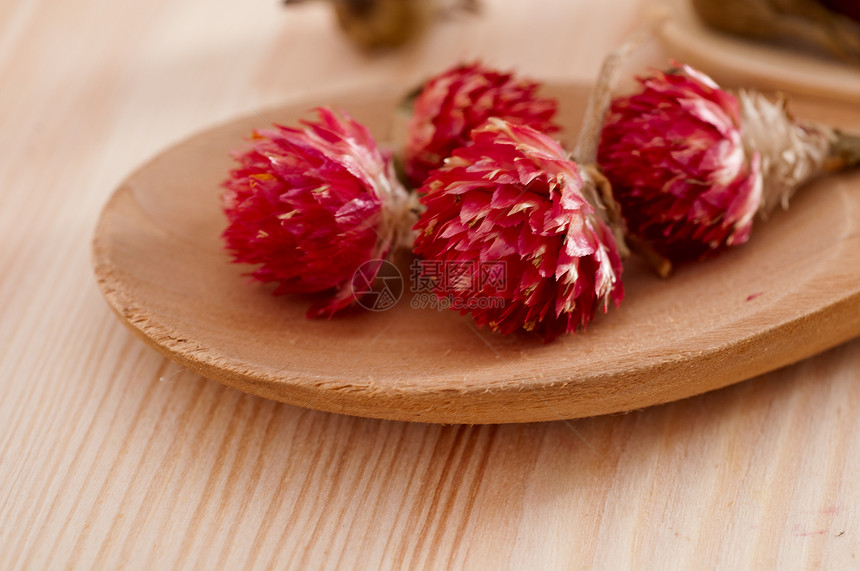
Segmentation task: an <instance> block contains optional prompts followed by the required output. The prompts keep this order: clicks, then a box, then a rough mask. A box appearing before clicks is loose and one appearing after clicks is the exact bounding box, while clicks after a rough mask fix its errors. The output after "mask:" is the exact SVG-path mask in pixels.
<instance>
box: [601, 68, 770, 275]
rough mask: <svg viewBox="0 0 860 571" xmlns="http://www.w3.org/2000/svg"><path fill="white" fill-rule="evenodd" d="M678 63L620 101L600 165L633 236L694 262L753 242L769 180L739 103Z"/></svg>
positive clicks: (606, 131)
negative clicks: (747, 143) (750, 149)
mask: <svg viewBox="0 0 860 571" xmlns="http://www.w3.org/2000/svg"><path fill="white" fill-rule="evenodd" d="M673 64H674V65H675V66H677V67H676V68H675V69H671V70H669V71H667V72H665V73H662V72H657V73H655V74H654V75H653V76H651V77H647V78H639V83H640V84H641V91H639V92H637V93H635V94H633V95H630V96H626V97H619V98H617V99H615V100H614V101H613V102H612V106H611V108H610V111H609V113H608V114H607V117H606V121H605V124H604V128H603V133H602V135H601V141H600V146H599V149H598V163H599V164H600V166H601V167H602V169H603V171H604V173H605V175H606V177H607V178H608V179H609V181H610V182H611V183H612V190H613V193H614V195H615V199H616V200H617V201H618V203H619V204H620V205H621V212H622V215H623V216H624V219H625V221H626V224H627V230H628V232H629V233H630V234H631V235H633V236H635V237H637V238H639V239H641V240H642V241H644V242H646V243H647V244H649V245H650V246H651V247H652V248H653V249H654V250H655V251H656V252H657V253H658V254H660V255H661V256H663V257H665V258H667V259H669V260H672V261H684V260H693V259H697V258H701V257H706V256H708V255H709V254H711V253H714V252H716V251H718V250H719V249H721V248H723V247H724V246H731V245H736V244H741V243H743V242H745V241H746V240H747V239H748V238H749V235H750V230H751V229H752V222H753V217H754V215H755V213H756V211H757V210H758V208H759V204H760V202H761V196H762V195H761V189H762V184H761V176H760V172H759V170H760V160H759V156H758V153H753V154H752V157H751V158H749V157H747V155H746V154H745V152H744V145H743V141H742V138H741V119H740V112H739V106H738V101H737V99H735V97H733V96H732V95H730V94H729V93H727V92H725V91H723V90H721V89H720V88H719V87H718V86H717V84H716V83H714V82H713V81H712V80H711V79H710V78H709V77H707V76H706V75H704V74H702V73H700V72H698V71H696V70H694V69H692V68H690V67H688V66H680V65H678V64H677V63H675V62H673Z"/></svg>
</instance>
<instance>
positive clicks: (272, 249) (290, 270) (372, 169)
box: [222, 108, 405, 317]
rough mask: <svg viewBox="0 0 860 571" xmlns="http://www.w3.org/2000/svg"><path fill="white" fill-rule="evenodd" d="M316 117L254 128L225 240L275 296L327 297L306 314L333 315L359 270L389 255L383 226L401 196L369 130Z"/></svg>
mask: <svg viewBox="0 0 860 571" xmlns="http://www.w3.org/2000/svg"><path fill="white" fill-rule="evenodd" d="M317 112H318V113H319V118H320V120H319V122H315V123H314V122H303V126H304V128H303V129H294V128H290V127H283V126H280V125H275V126H274V127H273V128H272V129H266V130H261V131H256V132H255V133H254V135H253V144H252V145H251V147H250V148H248V149H247V150H244V151H240V152H236V153H234V155H233V156H234V158H235V159H236V161H237V162H238V163H239V166H238V168H236V169H235V170H233V171H231V173H230V178H229V179H228V180H227V181H225V182H224V187H225V188H226V191H225V192H224V194H223V196H222V203H223V208H224V212H225V214H226V215H227V219H228V221H229V225H228V227H227V229H226V230H225V231H224V234H223V238H224V241H225V242H226V247H227V249H228V250H229V251H230V253H231V254H232V256H233V260H234V261H235V262H239V263H246V264H256V265H257V266H258V267H257V269H255V270H254V271H253V272H252V274H251V275H252V276H253V277H254V278H255V279H257V280H259V281H261V282H274V283H276V284H277V288H276V289H275V292H274V293H275V294H286V293H305V292H322V291H331V292H332V294H331V296H330V297H329V298H328V299H326V300H324V301H322V302H320V303H318V304H317V305H315V306H313V307H312V308H311V309H310V311H309V312H308V316H309V317H317V316H328V317H330V316H331V315H332V314H334V313H335V312H336V311H338V310H340V309H343V308H344V307H346V306H348V305H349V304H350V303H352V302H353V301H354V299H353V292H352V279H353V275H354V273H355V271H356V269H357V268H358V267H359V266H362V264H364V263H365V262H367V261H369V260H377V259H382V258H385V256H386V255H387V254H388V251H389V249H390V248H391V246H392V244H393V243H394V241H395V239H396V236H395V234H396V228H394V227H393V225H391V224H389V223H388V221H389V218H390V217H391V216H390V214H391V212H392V211H393V210H396V209H397V208H398V206H399V205H400V204H402V203H403V202H404V201H405V191H404V190H403V189H402V188H401V187H400V185H399V184H398V183H397V181H396V178H395V176H394V172H393V167H392V164H391V160H390V157H389V156H387V155H384V154H383V153H382V152H381V151H380V150H379V149H378V148H377V146H376V143H375V142H374V141H373V138H372V137H371V135H370V133H369V132H368V130H367V129H366V128H365V127H363V126H362V125H361V124H359V123H358V122H356V121H355V120H354V119H352V118H351V117H349V116H348V115H347V114H345V113H341V114H340V115H341V116H340V117H339V116H338V115H337V114H335V113H334V112H332V111H331V110H329V109H326V108H319V109H318V110H317ZM378 265H379V264H377V266H378ZM363 269H364V270H365V275H367V276H368V277H369V278H371V279H372V278H373V277H375V275H374V276H370V275H369V274H368V273H367V272H366V270H367V269H368V268H367V266H365V267H364V268H363ZM377 270H378V267H377ZM371 273H372V272H371Z"/></svg>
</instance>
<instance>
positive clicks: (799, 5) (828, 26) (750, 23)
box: [692, 0, 860, 64]
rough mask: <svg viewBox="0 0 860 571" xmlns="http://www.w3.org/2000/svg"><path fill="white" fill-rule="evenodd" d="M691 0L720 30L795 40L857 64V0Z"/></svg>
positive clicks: (859, 38)
mask: <svg viewBox="0 0 860 571" xmlns="http://www.w3.org/2000/svg"><path fill="white" fill-rule="evenodd" d="M692 2H693V7H694V8H695V10H696V12H697V13H698V15H699V16H700V17H701V18H702V20H704V21H705V22H706V23H707V24H708V25H710V26H712V27H714V28H717V29H719V30H723V31H726V32H730V33H733V34H737V35H741V36H747V37H752V38H758V39H763V40H780V41H797V42H800V43H802V44H806V45H809V46H814V47H816V48H819V49H822V50H825V51H827V52H829V53H831V54H833V55H835V56H837V57H839V58H841V59H843V60H845V61H849V62H852V63H855V64H860V23H858V22H856V21H854V20H852V17H854V15H855V14H856V12H857V8H856V4H857V0H850V3H849V2H845V3H840V2H837V1H835V0H827V1H826V2H824V1H817V0H692ZM825 4H826V5H825ZM843 4H844V5H845V6H843Z"/></svg>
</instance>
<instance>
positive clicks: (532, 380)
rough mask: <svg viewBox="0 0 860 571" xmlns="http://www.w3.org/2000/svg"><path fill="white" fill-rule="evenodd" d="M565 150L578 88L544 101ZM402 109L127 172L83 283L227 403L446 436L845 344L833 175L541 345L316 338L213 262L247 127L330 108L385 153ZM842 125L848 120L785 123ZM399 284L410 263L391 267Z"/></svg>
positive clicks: (232, 133) (285, 304) (368, 317)
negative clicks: (234, 393) (271, 404)
mask: <svg viewBox="0 0 860 571" xmlns="http://www.w3.org/2000/svg"><path fill="white" fill-rule="evenodd" d="M548 91H550V92H551V93H552V94H553V95H556V96H558V97H559V98H560V99H561V101H562V106H561V121H562V122H563V124H565V125H566V126H567V127H568V128H567V130H566V132H565V135H566V136H567V137H570V136H571V135H570V134H571V133H575V132H576V130H575V128H576V126H577V123H578V121H579V116H580V113H581V111H582V109H583V107H584V101H585V97H586V95H587V89H586V88H585V87H583V86H581V85H555V86H552V87H551V88H550V89H549V90H548ZM397 98H398V94H397V93H393V92H392V91H390V90H389V91H386V90H380V91H378V92H366V93H352V94H348V95H346V96H340V97H326V98H320V99H318V100H316V101H314V102H301V103H297V104H293V105H287V106H285V107H283V108H280V109H275V110H271V111H268V112H264V113H261V114H258V115H254V116H251V117H246V118H243V119H239V120H237V121H234V122H231V123H229V124H226V125H222V126H220V127H216V128H214V129H212V130H209V131H207V132H205V133H202V134H200V135H197V136H194V137H192V138H190V139H188V140H186V141H184V142H182V143H180V144H178V145H176V146H174V147H172V148H170V149H168V150H167V151H165V152H164V153H163V154H161V155H160V156H158V157H156V158H155V159H154V160H152V161H150V162H149V163H148V164H146V165H145V166H143V167H142V168H141V169H140V170H138V171H137V172H135V173H134V174H132V175H131V176H130V177H129V178H128V179H127V180H126V181H125V182H124V183H123V184H122V185H121V186H120V187H119V188H118V189H117V190H116V192H115V194H114V195H113V197H112V198H111V199H110V202H109V203H108V204H107V206H106V207H105V209H104V212H103V213H102V216H101V219H100V221H99V224H98V227H97V229H96V234H95V241H94V265H95V274H96V276H97V278H98V283H99V285H100V286H101V289H102V291H103V292H104V295H105V298H106V299H107V301H108V303H109V304H110V306H111V307H112V308H113V309H114V310H115V311H116V313H117V314H118V315H119V316H120V318H121V319H122V320H123V321H124V322H125V323H126V324H127V325H128V327H129V328H130V329H131V330H132V331H133V332H134V333H136V334H137V335H138V336H139V337H140V338H141V339H143V340H144V341H146V342H147V343H149V344H150V345H151V346H152V347H154V348H155V349H157V350H158V351H160V352H161V353H163V354H164V355H166V356H168V357H169V358H171V359H173V360H175V361H177V362H179V363H181V364H183V365H185V366H187V367H189V368H191V369H193V370H195V371H198V372H199V373H201V374H202V375H204V376H206V377H209V378H211V379H215V380H217V381H220V382H222V383H224V384H226V385H229V386H231V387H235V388H237V389H240V390H243V391H247V392H249V393H253V394H256V395H260V396H263V397H266V398H270V399H275V400H279V401H283V402H288V403H292V404H296V405H300V406H304V407H309V408H315V409H320V410H326V411H333V412H339V413H346V414H352V415H359V416H367V417H378V418H387V419H397V420H410V421H424V422H441V423H495V422H526V421H544V420H557V419H560V418H572V417H581V416H590V415H598V414H605V413H612V412H618V411H625V410H629V409H633V408H639V407H645V406H648V405H653V404H657V403H663V402H667V401H671V400H675V399H680V398H684V397H687V396H691V395H695V394H698V393H702V392H705V391H709V390H712V389H716V388H718V387H722V386H725V385H728V384H730V383H734V382H737V381H741V380H743V379H747V378H750V377H753V376H755V375H758V374H761V373H764V372H766V371H770V370H772V369H775V368H777V367H781V366H783V365H786V364H788V363H792V362H795V361H798V360H800V359H803V358H805V357H807V356H809V355H812V354H814V353H817V352H819V351H822V350H824V349H827V348H829V347H832V346H834V345H836V344H839V343H842V342H843V341H846V340H847V339H849V338H851V337H854V336H856V335H858V334H860V175H858V174H857V173H853V174H843V175H839V176H833V177H831V178H828V179H826V180H822V181H820V182H819V183H817V184H814V185H812V186H811V187H810V188H808V189H806V190H805V191H804V192H802V193H801V194H800V195H799V196H797V197H796V199H795V200H794V201H793V204H792V209H791V210H789V211H786V212H779V213H778V214H777V215H775V216H774V217H773V219H772V220H771V221H769V222H767V223H766V224H764V223H762V224H758V226H757V228H756V230H755V232H754V233H753V234H754V235H753V238H752V240H751V241H750V242H749V243H748V244H746V245H744V246H742V247H739V248H736V249H735V251H732V252H729V253H727V254H726V255H724V256H723V257H721V258H718V259H716V260H713V261H711V262H707V263H702V264H699V265H696V266H690V267H686V268H682V269H681V270H680V271H678V272H677V273H676V275H674V276H673V277H672V278H671V279H669V280H660V279H658V278H656V277H655V276H654V275H652V274H651V273H650V272H649V271H648V270H647V269H646V268H645V267H644V266H643V265H642V264H641V263H639V262H637V261H636V260H635V259H634V260H630V261H629V262H628V263H627V265H626V269H625V274H624V282H625V286H626V289H627V298H626V300H625V302H624V303H623V304H622V306H621V307H620V308H619V309H617V310H613V311H610V312H609V314H606V315H600V316H599V317H598V318H597V319H596V320H595V321H594V322H593V323H592V324H591V325H590V326H589V329H588V331H586V332H585V333H582V334H577V335H571V336H567V337H564V338H560V339H558V340H557V341H555V342H553V343H551V344H544V343H543V342H542V341H540V340H538V339H534V338H532V337H529V336H527V335H511V336H498V335H494V334H491V333H490V332H488V331H485V330H481V331H478V330H476V329H475V327H474V325H473V323H472V321H471V320H470V319H469V318H468V317H462V316H460V315H459V314H457V313H455V312H453V311H450V310H447V311H437V310H434V309H431V308H427V309H421V310H416V309H412V308H411V307H410V299H409V298H410V296H411V295H412V294H411V293H410V292H409V288H408V287H407V291H406V293H405V295H404V296H403V298H401V300H400V302H399V303H398V304H397V305H396V306H395V307H394V308H392V309H390V310H387V311H379V312H373V311H363V310H359V311H356V312H353V313H351V314H350V315H346V316H343V317H337V318H335V319H332V320H330V321H325V320H323V321H317V320H314V321H311V320H308V319H306V318H305V311H306V309H307V306H308V300H307V299H303V298H296V297H278V298H275V297H273V296H271V295H270V294H269V290H268V289H267V288H265V287H262V286H258V285H254V284H250V283H249V282H248V281H247V279H246V278H244V277H243V275H242V274H243V272H246V271H247V270H248V268H246V267H239V266H236V265H233V264H230V263H228V257H227V255H226V254H225V253H224V251H223V250H222V245H221V241H220V237H219V234H220V232H221V231H222V229H223V228H224V227H225V220H224V218H223V216H222V213H221V211H220V205H219V195H220V189H219V183H220V181H221V180H222V179H223V178H224V176H225V174H226V173H227V171H228V170H229V169H230V168H231V165H232V160H231V159H230V158H229V157H228V151H230V150H231V149H234V148H237V147H240V146H242V144H243V138H244V137H245V136H247V134H248V133H249V132H250V130H251V129H252V128H254V127H261V126H265V125H267V124H268V123H269V122H270V121H277V122H281V123H287V124H293V123H295V121H296V120H297V119H298V118H299V117H300V116H307V111H308V110H309V109H310V108H311V107H312V106H314V105H317V104H331V105H335V106H340V107H342V108H345V109H346V110H347V111H349V112H350V113H351V114H353V115H354V116H355V117H356V118H357V119H359V120H360V121H362V122H364V123H365V124H366V125H368V126H369V127H370V129H371V130H372V131H373V132H374V133H375V134H376V136H377V137H378V138H380V139H381V140H385V139H386V138H387V136H388V130H389V128H390V111H391V109H392V108H393V106H394V104H395V101H396V100H397ZM795 110H796V111H798V112H800V114H806V115H809V114H818V115H821V116H824V115H825V113H824V112H825V111H826V117H823V118H825V119H830V120H833V121H838V122H840V124H842V125H847V124H854V125H857V124H860V113H858V111H857V110H852V109H850V108H844V109H841V108H839V107H836V106H833V105H828V106H826V107H824V106H817V105H815V104H810V105H804V106H801V105H796V106H795ZM400 263H401V271H402V272H403V275H404V277H405V278H406V280H407V286H408V276H409V273H408V263H409V260H408V259H402V260H400Z"/></svg>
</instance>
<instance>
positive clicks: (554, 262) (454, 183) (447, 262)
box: [414, 118, 623, 340]
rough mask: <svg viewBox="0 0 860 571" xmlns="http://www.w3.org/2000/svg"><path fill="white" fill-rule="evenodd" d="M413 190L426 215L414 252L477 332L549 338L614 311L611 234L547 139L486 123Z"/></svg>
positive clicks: (616, 268) (617, 285)
mask: <svg viewBox="0 0 860 571" xmlns="http://www.w3.org/2000/svg"><path fill="white" fill-rule="evenodd" d="M419 192H420V193H424V196H423V197H422V199H421V201H422V203H423V204H424V205H426V207H427V210H426V212H425V213H424V214H423V215H422V216H421V218H420V220H419V222H418V224H417V225H416V226H415V229H416V230H417V231H418V236H417V237H416V241H415V249H414V251H415V253H416V254H419V255H422V256H424V257H425V258H426V260H428V261H431V262H438V265H441V266H442V267H443V268H444V272H443V273H442V274H438V275H436V276H434V277H435V281H434V284H435V285H434V291H435V293H436V295H437V296H439V297H443V298H447V299H448V300H449V301H450V302H451V306H452V307H454V308H455V309H458V310H459V311H460V313H461V314H466V313H469V314H471V315H472V316H473V318H474V319H475V321H476V323H478V324H479V325H482V326H483V325H486V326H488V327H490V328H491V329H492V330H493V331H497V332H500V333H511V332H513V331H515V330H517V329H525V330H527V331H536V332H538V333H540V334H542V335H543V336H544V337H545V338H546V339H547V340H550V339H553V338H554V337H556V336H557V335H559V334H561V333H566V332H571V331H574V330H575V329H577V328H578V327H585V325H586V324H587V323H588V322H589V321H590V320H591V319H592V318H593V317H594V314H595V312H596V310H597V309H598V308H601V309H602V310H603V311H606V310H607V308H608V305H609V301H610V300H612V301H614V302H615V304H616V305H617V304H618V303H620V301H621V299H622V297H623V287H622V284H621V260H620V257H619V254H618V248H617V246H616V242H615V239H614V237H613V233H612V230H611V229H610V227H609V226H608V224H607V222H606V221H605V219H604V218H603V217H602V216H601V215H600V214H599V213H600V212H602V210H601V209H599V208H596V206H595V205H594V204H592V203H590V202H589V200H588V199H587V198H586V193H585V187H584V181H583V177H582V175H581V173H580V171H579V169H578V168H577V165H576V163H574V162H572V161H570V160H568V159H567V157H566V155H565V153H564V151H563V150H562V148H561V147H560V146H559V145H558V143H556V142H555V141H553V140H552V139H551V138H549V137H548V136H546V135H544V134H542V133H539V132H538V131H536V130H535V129H532V128H530V127H526V126H519V125H514V124H511V123H509V122H506V121H503V120H501V119H497V118H492V119H490V120H489V121H488V122H487V123H485V124H484V125H483V126H482V127H480V128H478V129H475V130H474V131H472V135H471V144H469V145H467V146H464V147H462V148H460V149H458V150H456V151H455V152H454V154H453V155H452V156H451V157H450V158H449V159H448V160H447V161H446V163H445V166H443V167H442V168H440V169H438V170H436V171H434V172H433V173H432V174H431V175H430V177H429V178H428V179H427V181H426V182H425V184H424V186H423V187H422V188H421V189H420V191H419ZM589 194H591V195H592V196H596V194H595V193H589ZM452 268H453V269H454V270H455V271H454V272H453V273H452V272H451V269H452ZM493 269H495V270H497V273H496V274H491V272H492V270H493ZM485 270H486V271H487V273H488V275H489V277H491V278H495V279H487V278H488V275H483V272H484V271H485ZM498 271H502V272H504V276H503V277H504V279H499V274H498ZM486 300H497V301H501V303H487V302H486Z"/></svg>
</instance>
